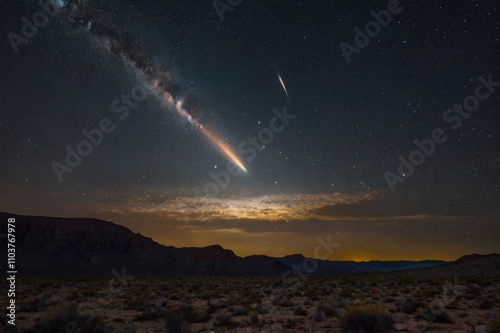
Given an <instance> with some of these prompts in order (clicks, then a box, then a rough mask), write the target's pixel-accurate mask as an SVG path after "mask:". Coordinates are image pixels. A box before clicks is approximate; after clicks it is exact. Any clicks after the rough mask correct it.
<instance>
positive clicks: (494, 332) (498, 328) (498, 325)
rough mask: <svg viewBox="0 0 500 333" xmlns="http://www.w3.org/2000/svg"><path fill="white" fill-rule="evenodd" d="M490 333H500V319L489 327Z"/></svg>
mask: <svg viewBox="0 0 500 333" xmlns="http://www.w3.org/2000/svg"><path fill="white" fill-rule="evenodd" d="M488 333H500V319H497V320H495V321H494V322H492V323H491V324H490V325H489V326H488Z"/></svg>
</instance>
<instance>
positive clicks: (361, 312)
mask: <svg viewBox="0 0 500 333" xmlns="http://www.w3.org/2000/svg"><path fill="white" fill-rule="evenodd" d="M340 320H341V323H342V326H343V327H344V328H345V329H347V330H352V331H354V332H357V333H358V332H359V333H364V332H383V331H384V330H385V329H387V328H389V327H390V326H391V316H390V314H389V313H388V312H387V310H385V309H384V308H382V307H381V306H380V305H376V304H358V305H351V306H350V307H349V308H348V309H347V312H346V314H345V315H343V316H342V317H341V318H340Z"/></svg>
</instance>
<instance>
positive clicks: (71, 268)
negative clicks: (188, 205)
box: [0, 213, 500, 276]
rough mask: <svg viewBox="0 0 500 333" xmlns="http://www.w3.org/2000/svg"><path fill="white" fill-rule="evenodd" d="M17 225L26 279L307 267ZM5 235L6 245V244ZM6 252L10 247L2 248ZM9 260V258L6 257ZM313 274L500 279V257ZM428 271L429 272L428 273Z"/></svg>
mask: <svg viewBox="0 0 500 333" xmlns="http://www.w3.org/2000/svg"><path fill="white" fill-rule="evenodd" d="M9 217H15V219H16V223H15V224H16V233H15V235H16V265H17V270H18V274H24V275H109V274H111V271H112V270H113V269H114V270H116V271H117V272H121V270H122V268H123V267H125V269H126V273H127V274H130V275H171V276H179V275H228V276H255V275H279V274H283V273H285V272H287V271H290V270H291V269H292V266H294V265H295V266H301V265H302V263H303V262H304V260H305V259H306V258H305V257H303V256H302V255H300V254H295V255H289V256H286V257H282V258H273V257H269V256H265V255H253V256H249V257H244V258H242V257H239V256H237V255H235V254H234V252H233V251H231V250H227V249H224V248H222V247H221V246H219V245H211V246H207V247H202V248H194V247H186V248H176V247H173V246H165V245H161V244H158V243H156V242H155V241H153V240H152V239H151V238H148V237H144V236H142V235H141V234H139V233H134V232H132V231H131V230H129V229H127V228H126V227H124V226H121V225H117V224H114V223H112V222H107V221H102V220H98V219H88V218H55V217H38V216H20V215H14V214H9V213H0V234H3V235H5V233H6V232H7V219H8V218H9ZM4 237H5V236H3V237H2V235H0V242H1V243H0V244H4V243H5V241H6V240H5V238H4ZM1 248H2V252H4V251H5V252H6V246H4V245H1ZM4 258H6V255H5V256H4ZM316 263H317V264H318V267H317V269H316V270H315V271H314V272H313V274H342V273H366V272H388V271H395V270H408V269H417V270H418V271H425V272H427V274H430V273H431V272H432V271H428V270H436V274H447V272H448V273H451V274H456V273H467V271H466V270H467V267H470V268H471V271H470V272H472V273H476V272H478V274H483V275H488V273H489V272H491V273H492V275H499V276H500V255H497V254H492V255H489V256H480V255H472V256H466V257H462V258H460V259H459V260H457V261H455V262H452V263H448V262H444V261H437V260H426V261H368V262H354V261H328V260H317V261H316ZM426 270H427V271H426Z"/></svg>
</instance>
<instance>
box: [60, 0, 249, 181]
mask: <svg viewBox="0 0 500 333" xmlns="http://www.w3.org/2000/svg"><path fill="white" fill-rule="evenodd" d="M56 1H57V7H58V8H59V13H58V15H59V16H60V17H61V18H63V19H65V21H66V22H67V24H68V25H70V26H73V27H76V28H78V29H79V31H81V32H84V33H87V34H90V35H91V36H92V37H93V38H92V40H93V41H94V42H97V43H98V44H99V45H100V46H102V49H103V50H105V51H106V52H108V53H109V54H110V55H112V56H114V57H115V58H116V59H120V60H121V62H122V64H124V65H125V66H126V67H131V68H132V69H133V70H134V71H135V73H136V74H137V77H138V78H139V79H140V80H141V82H142V83H143V84H144V86H146V87H148V88H149V89H150V90H152V91H153V93H154V94H155V95H156V96H157V98H158V99H159V100H160V101H161V104H162V106H164V107H165V109H166V110H167V109H168V110H171V111H173V112H175V113H176V114H177V115H178V116H179V117H180V118H181V119H182V120H183V121H186V122H188V123H189V124H191V125H192V126H193V127H194V128H195V129H196V130H197V131H198V132H199V133H200V134H201V135H202V136H203V137H204V138H206V139H207V140H208V141H209V142H210V143H211V144H212V145H213V146H214V147H215V148H216V149H217V150H218V151H219V152H220V153H221V154H222V155H223V156H225V157H226V158H227V159H228V160H230V161H231V162H233V163H234V164H235V165H236V166H238V168H240V169H241V170H242V171H244V172H245V173H246V172H247V169H246V168H245V165H244V164H243V162H242V161H241V159H240V158H239V156H238V154H236V153H235V152H234V150H233V149H232V148H231V147H230V146H229V144H228V143H226V142H225V141H224V140H222V139H221V138H219V137H218V136H217V135H216V134H214V133H213V132H211V131H210V130H209V129H207V128H206V127H205V126H203V124H201V122H199V121H198V120H197V119H195V118H194V117H193V116H192V115H191V113H190V112H189V110H188V109H186V107H185V106H184V104H185V103H184V102H185V101H186V100H187V102H189V101H190V98H192V96H191V94H189V92H188V91H187V90H186V88H185V87H184V86H182V85H181V84H179V83H178V82H176V80H175V76H174V73H173V72H172V71H171V70H170V69H169V68H168V67H165V66H163V64H161V63H159V62H158V61H157V60H156V59H155V57H153V56H152V55H151V54H149V52H147V51H146V50H145V49H144V48H141V46H140V43H139V42H138V41H136V40H134V39H133V37H132V35H131V34H130V33H129V32H128V31H126V30H125V28H124V27H123V26H122V25H121V22H122V21H123V20H120V19H119V18H118V17H117V16H116V15H113V14H112V13H108V12H105V11H102V10H100V9H98V8H95V7H94V6H93V5H92V4H91V2H90V1H89V0H56ZM186 104H189V103H186Z"/></svg>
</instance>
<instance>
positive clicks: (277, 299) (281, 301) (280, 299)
mask: <svg viewBox="0 0 500 333" xmlns="http://www.w3.org/2000/svg"><path fill="white" fill-rule="evenodd" d="M272 302H273V304H274V305H279V306H282V307H284V308H289V307H291V306H293V305H294V304H293V302H292V301H291V300H290V299H289V298H288V297H286V296H285V295H283V294H277V295H275V296H274V297H273V300H272Z"/></svg>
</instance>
